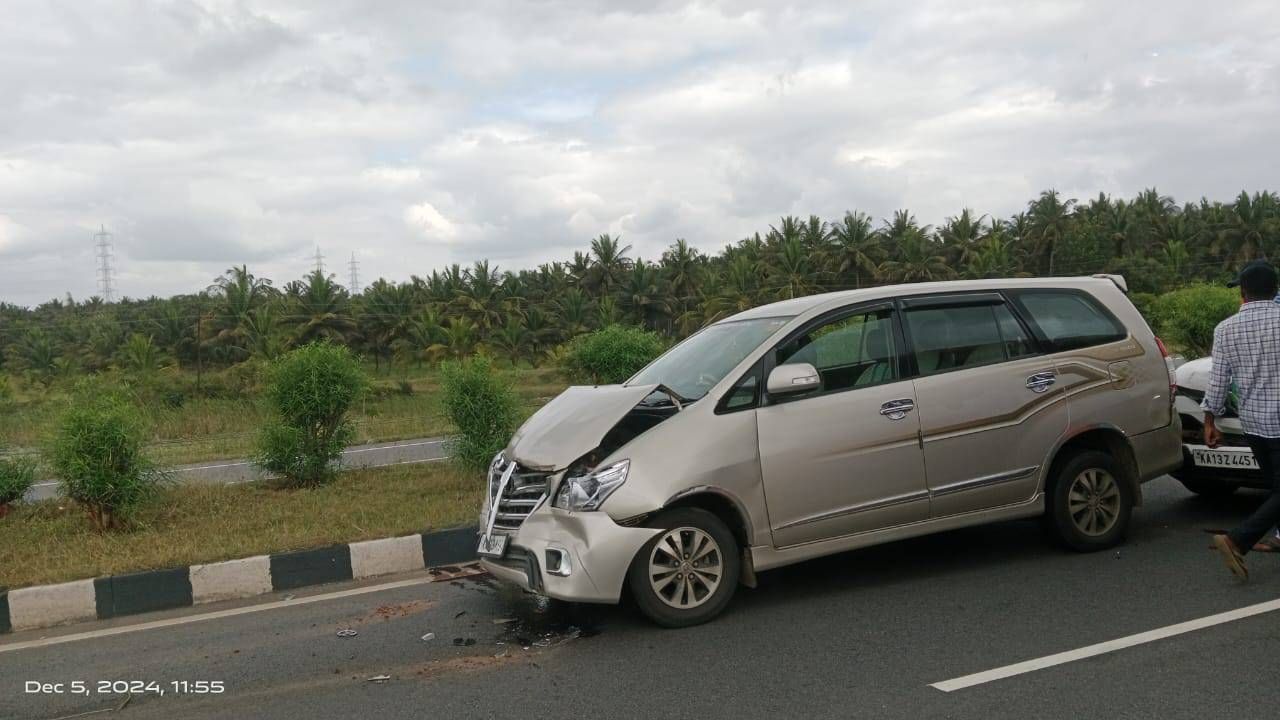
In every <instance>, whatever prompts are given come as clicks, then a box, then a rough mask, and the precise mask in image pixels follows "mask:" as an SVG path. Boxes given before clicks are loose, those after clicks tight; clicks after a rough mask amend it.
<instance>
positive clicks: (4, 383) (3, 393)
mask: <svg viewBox="0 0 1280 720" xmlns="http://www.w3.org/2000/svg"><path fill="white" fill-rule="evenodd" d="M11 402H13V386H12V385H10V384H9V376H7V375H0V407H4V406H5V405H8V404H9V403H11Z"/></svg>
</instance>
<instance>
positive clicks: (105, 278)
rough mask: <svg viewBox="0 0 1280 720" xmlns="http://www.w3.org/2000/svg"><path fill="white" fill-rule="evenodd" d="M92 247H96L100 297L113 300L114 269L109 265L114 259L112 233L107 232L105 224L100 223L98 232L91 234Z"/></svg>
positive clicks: (108, 300)
mask: <svg viewBox="0 0 1280 720" xmlns="http://www.w3.org/2000/svg"><path fill="white" fill-rule="evenodd" d="M93 240H94V247H95V248H96V249H97V257H98V289H99V290H101V291H102V299H103V300H105V301H107V302H115V299H116V290H115V284H114V282H113V281H114V280H115V269H114V268H112V267H111V261H112V260H114V259H115V254H114V248H113V247H112V246H113V243H112V240H113V238H112V235H111V233H109V232H107V226H106V225H102V226H100V229H99V230H98V232H96V233H94V234H93Z"/></svg>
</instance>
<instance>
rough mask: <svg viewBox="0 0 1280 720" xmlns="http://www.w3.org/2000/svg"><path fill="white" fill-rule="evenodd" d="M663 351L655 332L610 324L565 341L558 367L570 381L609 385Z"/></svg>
mask: <svg viewBox="0 0 1280 720" xmlns="http://www.w3.org/2000/svg"><path fill="white" fill-rule="evenodd" d="M664 349H666V348H665V344H664V343H663V342H662V338H660V337H658V335H657V333H652V332H649V331H647V330H642V329H640V328H636V327H628V326H624V325H610V326H609V327H606V328H604V329H602V330H597V331H595V332H593V333H587V334H585V335H579V336H578V337H576V338H574V339H573V340H571V341H569V343H568V344H567V345H566V346H565V348H564V351H563V353H562V354H560V367H561V368H562V369H563V371H564V372H565V374H566V375H567V376H568V377H569V379H570V380H572V381H573V382H579V383H590V384H594V385H611V384H614V383H620V382H623V381H624V380H626V379H627V378H629V377H631V376H632V375H635V374H636V373H637V372H639V371H640V369H641V368H643V367H644V366H645V365H648V364H649V362H650V361H651V360H653V359H654V358H656V357H658V356H659V355H661V354H662V351H663V350H664Z"/></svg>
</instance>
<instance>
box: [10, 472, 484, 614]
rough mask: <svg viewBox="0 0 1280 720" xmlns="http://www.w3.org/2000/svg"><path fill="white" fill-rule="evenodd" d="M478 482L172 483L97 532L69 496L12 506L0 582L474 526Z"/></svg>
mask: <svg viewBox="0 0 1280 720" xmlns="http://www.w3.org/2000/svg"><path fill="white" fill-rule="evenodd" d="M483 494H484V490H483V483H482V481H481V479H480V478H479V477H477V476H476V475H475V474H474V473H467V472H464V471H462V470H459V469H457V468H455V467H453V466H452V465H450V464H449V463H425V464H419V465H410V466H401V467H390V468H374V469H370V470H358V471H352V472H347V473H343V474H341V475H339V476H338V479H337V480H335V481H334V482H333V483H332V484H330V485H327V486H325V487H322V488H316V489H310V490H279V489H274V488H272V487H269V486H267V485H263V484H244V485H200V486H175V487H169V488H167V489H165V490H164V491H162V492H161V493H160V494H159V495H158V497H157V498H156V499H155V500H154V501H152V502H151V503H149V504H147V505H145V506H144V507H143V508H141V509H140V510H139V512H138V514H137V516H136V518H135V521H134V526H133V529H132V530H130V531H126V532H117V533H107V534H102V535H99V534H98V533H95V532H94V531H93V530H91V529H90V528H89V521H88V519H87V518H86V517H85V514H84V511H83V510H82V509H80V508H79V507H76V506H75V505H74V504H73V503H71V502H69V501H66V500H57V501H53V500H50V501H45V502H39V503H31V504H25V505H18V506H17V507H16V508H15V509H14V511H13V512H12V513H10V514H9V516H8V517H7V518H4V519H3V520H0V587H5V586H7V587H9V588H10V589H12V588H19V587H25V586H28V585H42V584H46V583H55V582H64V581H67V580H77V579H81V578H88V577H97V576H100V575H112V574H118V573H125V572H135V571H139V570H154V569H159V568H167V567H178V566H182V565H191V564H195V563H207V562H217V561H219V560H231V559H234V558H242V557H249V556H251V555H263V554H266V553H273V552H282V551H287V550H300V549H304V548H311V547H320V546H324V545H331V544H334V543H345V542H355V541H359V540H371V539H374V538H383V537H392V536H396V535H407V534H410V533H414V532H421V531H423V530H429V529H444V528H449V527H457V526H459V525H465V524H468V523H472V522H474V521H475V519H476V515H477V514H478V513H479V508H480V502H481V499H482V498H483Z"/></svg>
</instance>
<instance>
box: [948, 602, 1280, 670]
mask: <svg viewBox="0 0 1280 720" xmlns="http://www.w3.org/2000/svg"><path fill="white" fill-rule="evenodd" d="M1275 610H1280V600H1270V601H1267V602H1264V603H1258V604H1257V605H1249V606H1248V607H1242V608H1240V609H1238V610H1229V611H1227V612H1224V613H1218V614H1217V615H1209V616H1208V617H1202V618H1197V619H1195V620H1188V621H1186V622H1181V623H1178V624H1176V625H1168V626H1165V627H1162V628H1156V629H1155V630H1148V631H1146V632H1141V633H1138V634H1136V635H1129V636H1128V637H1122V638H1117V639H1115V640H1108V641H1106V642H1100V643H1097V644H1096V645H1089V646H1087V647H1082V648H1079V649H1076V650H1068V651H1066V652H1060V653H1057V654H1054V655H1047V656H1045V657H1042V658H1036V659H1034V660H1027V661H1024V662H1020V663H1014V664H1013V665H1005V666H1004V667H999V668H996V669H994V670H987V671H985V672H980V673H974V674H972V675H965V676H964V677H959V678H955V679H954V680H944V681H942V682H937V683H933V684H932V685H930V686H929V687H932V688H936V689H938V690H941V691H942V692H955V691H956V690H963V689H965V688H969V687H973V686H975V685H982V684H984V683H989V682H995V681H996V680H1003V679H1005V678H1010V677H1013V676H1015V675H1022V674H1025V673H1029V672H1035V671H1036V670H1043V669H1045V668H1049V667H1053V666H1055V665H1063V664H1066V663H1069V662H1075V661H1076V660H1084V659H1085V658H1091V657H1096V656H1098V655H1105V654H1107V653H1112V652H1116V651H1117V650H1124V649H1125V648H1131V647H1134V646H1136V645H1144V644H1146V643H1152V642H1155V641H1157V640H1163V639H1165V638H1169V637H1173V636H1175V635H1182V634H1184V633H1189V632H1194V631H1196V630H1203V629H1204V628H1208V627H1213V626H1214V625H1222V624H1224V623H1229V622H1234V621H1236V620H1243V619H1245V618H1250V617H1253V616H1255V615H1262V614H1263V613H1269V612H1273V611H1275Z"/></svg>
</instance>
